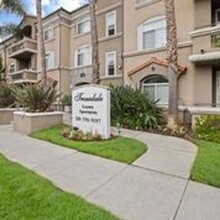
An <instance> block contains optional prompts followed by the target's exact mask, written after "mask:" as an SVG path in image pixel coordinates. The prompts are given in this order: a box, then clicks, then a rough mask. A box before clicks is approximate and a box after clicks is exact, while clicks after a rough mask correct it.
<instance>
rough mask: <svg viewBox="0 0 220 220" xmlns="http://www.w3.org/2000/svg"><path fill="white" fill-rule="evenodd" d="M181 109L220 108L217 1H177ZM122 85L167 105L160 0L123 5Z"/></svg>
mask: <svg viewBox="0 0 220 220" xmlns="http://www.w3.org/2000/svg"><path fill="white" fill-rule="evenodd" d="M175 6H176V19H177V31H178V56H179V67H178V69H179V78H178V83H179V104H180V105H183V106H218V105H219V104H220V71H219V70H220V62H219V61H220V47H219V46H220V40H219V39H220V38H219V36H220V26H219V24H220V2H219V1H218V0H188V1H180V0H176V1H175ZM123 26H124V47H123V48H124V53H123V54H124V77H125V83H126V84H130V85H132V86H134V87H138V88H141V89H142V91H143V92H146V93H148V94H149V95H150V96H151V97H152V99H154V100H158V99H159V100H160V101H159V103H160V104H167V103H168V83H169V82H168V79H167V61H166V47H165V46H166V20H165V13H164V1H163V0H129V1H124V25H123Z"/></svg>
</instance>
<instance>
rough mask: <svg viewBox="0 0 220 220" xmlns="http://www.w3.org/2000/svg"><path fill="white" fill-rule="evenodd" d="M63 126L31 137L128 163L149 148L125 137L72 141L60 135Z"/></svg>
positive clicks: (39, 132) (36, 133)
mask: <svg viewBox="0 0 220 220" xmlns="http://www.w3.org/2000/svg"><path fill="white" fill-rule="evenodd" d="M62 127H64V125H60V126H56V127H53V128H49V129H46V130H43V131H38V132H35V133H33V134H31V137H34V138H38V139H41V140H45V141H49V142H52V143H54V144H57V145H60V146H63V147H68V148H72V149H76V150H79V151H81V152H85V153H89V154H93V155H97V156H101V157H105V158H108V159H111V160H116V161H119V162H123V163H127V164H131V163H132V162H134V161H135V160H136V159H137V158H138V157H140V156H141V155H142V154H144V153H145V152H146V150H147V146H146V145H145V144H144V143H142V142H140V141H137V140H134V139H131V138H125V137H117V138H114V139H112V140H107V141H94V142H80V141H72V140H69V139H67V138H64V137H63V136H61V135H60V133H59V132H60V129H61V128H62Z"/></svg>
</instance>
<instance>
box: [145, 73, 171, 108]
mask: <svg viewBox="0 0 220 220" xmlns="http://www.w3.org/2000/svg"><path fill="white" fill-rule="evenodd" d="M142 91H143V93H144V94H146V95H148V96H149V97H150V98H151V99H152V100H154V101H158V103H159V104H168V91H169V83H168V80H167V79H165V78H164V77H162V76H160V75H155V76H151V77H147V79H145V80H144V81H142Z"/></svg>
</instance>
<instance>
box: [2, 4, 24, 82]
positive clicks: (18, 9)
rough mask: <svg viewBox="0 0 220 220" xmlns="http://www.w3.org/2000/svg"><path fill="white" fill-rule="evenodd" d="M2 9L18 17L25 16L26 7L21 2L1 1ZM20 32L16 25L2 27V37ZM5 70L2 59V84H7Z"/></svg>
mask: <svg viewBox="0 0 220 220" xmlns="http://www.w3.org/2000/svg"><path fill="white" fill-rule="evenodd" d="M0 9H1V10H4V11H7V12H9V13H13V14H16V15H18V16H21V17H23V16H25V9H24V5H23V4H22V1H21V0H1V1H0ZM18 32H19V30H18V28H17V25H16V24H7V25H3V26H0V35H4V36H6V35H10V34H16V33H18ZM5 80H6V79H5V68H4V67H3V63H2V58H0V82H5Z"/></svg>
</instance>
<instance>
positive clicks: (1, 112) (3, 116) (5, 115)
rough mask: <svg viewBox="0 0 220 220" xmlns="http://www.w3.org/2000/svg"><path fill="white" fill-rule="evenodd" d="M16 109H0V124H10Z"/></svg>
mask: <svg viewBox="0 0 220 220" xmlns="http://www.w3.org/2000/svg"><path fill="white" fill-rule="evenodd" d="M14 111H16V109H0V125H4V124H10V123H11V121H13V117H14Z"/></svg>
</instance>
